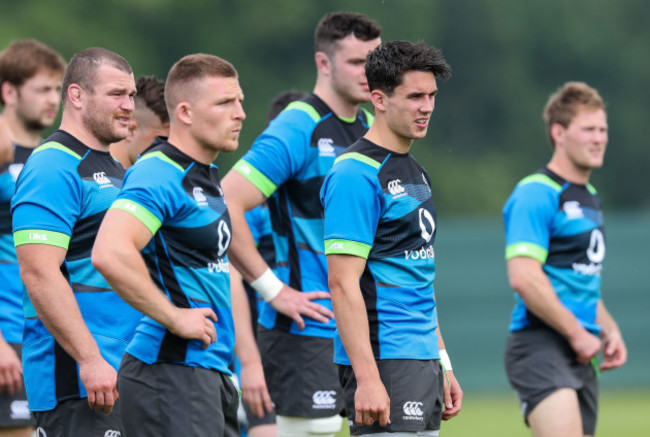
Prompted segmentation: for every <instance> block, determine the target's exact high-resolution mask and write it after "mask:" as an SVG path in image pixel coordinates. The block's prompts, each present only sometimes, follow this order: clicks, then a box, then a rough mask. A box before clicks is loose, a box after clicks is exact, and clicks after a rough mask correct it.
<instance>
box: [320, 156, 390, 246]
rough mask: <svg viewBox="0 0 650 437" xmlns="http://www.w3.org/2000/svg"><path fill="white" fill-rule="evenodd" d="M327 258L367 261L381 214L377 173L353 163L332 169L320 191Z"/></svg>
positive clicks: (349, 161) (367, 167)
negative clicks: (361, 259) (355, 257)
mask: <svg viewBox="0 0 650 437" xmlns="http://www.w3.org/2000/svg"><path fill="white" fill-rule="evenodd" d="M321 203H322V204H323V208H324V213H325V219H324V226H325V232H324V240H325V255H332V254H345V255H354V256H358V257H360V258H364V259H367V258H368V254H369V253H370V250H371V249H372V244H373V242H374V239H375V233H376V230H377V224H378V223H379V218H380V216H381V211H382V195H381V187H380V186H379V181H378V180H377V177H376V171H375V170H374V169H372V168H371V167H370V166H367V165H365V164H363V163H358V162H355V161H354V160H346V161H343V162H341V163H339V164H335V166H334V167H333V168H332V170H330V172H329V173H328V175H327V176H326V178H325V182H324V184H323V187H322V189H321Z"/></svg>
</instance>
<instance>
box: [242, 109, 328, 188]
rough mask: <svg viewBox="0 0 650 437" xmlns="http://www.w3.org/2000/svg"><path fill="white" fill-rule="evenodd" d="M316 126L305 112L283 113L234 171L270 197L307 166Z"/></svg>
mask: <svg viewBox="0 0 650 437" xmlns="http://www.w3.org/2000/svg"><path fill="white" fill-rule="evenodd" d="M315 124H316V121H315V120H314V118H313V117H312V116H311V115H310V114H309V113H308V112H306V111H303V110H302V109H286V110H284V111H282V112H281V113H280V115H278V117H277V118H275V119H274V120H273V121H272V122H271V124H270V125H269V126H268V127H267V128H266V129H265V130H264V132H262V134H261V135H260V136H259V137H258V138H257V139H256V140H255V142H254V143H253V146H252V147H251V149H250V150H249V151H248V152H246V154H245V155H244V156H243V157H242V159H240V160H239V161H238V162H237V163H236V164H235V166H234V167H233V169H234V170H236V171H237V172H238V173H240V174H241V175H242V176H244V177H245V178H246V179H248V180H249V181H250V182H251V183H252V184H253V185H255V187H257V189H258V190H260V192H261V193H262V194H264V195H265V196H266V197H270V196H271V195H272V194H273V193H274V192H275V191H276V190H277V188H278V187H279V186H280V185H282V184H283V183H284V182H286V181H287V180H289V179H291V178H292V177H293V176H294V175H296V174H297V173H298V172H299V171H300V170H301V169H302V168H303V167H304V165H305V163H306V162H307V158H308V155H309V146H310V141H311V133H312V131H313V128H314V126H315Z"/></svg>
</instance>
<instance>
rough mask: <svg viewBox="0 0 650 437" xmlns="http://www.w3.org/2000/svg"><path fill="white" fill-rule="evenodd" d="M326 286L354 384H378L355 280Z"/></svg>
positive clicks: (362, 303) (350, 279) (364, 308)
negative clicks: (372, 381) (352, 371)
mask: <svg viewBox="0 0 650 437" xmlns="http://www.w3.org/2000/svg"><path fill="white" fill-rule="evenodd" d="M330 278H331V276H330ZM329 285H330V292H331V294H332V305H333V307H334V318H335V320H336V326H337V329H338V332H339V335H340V336H341V342H342V343H343V347H344V348H345V352H346V354H347V355H348V358H349V360H350V363H351V364H352V368H353V369H354V374H355V377H356V378H357V381H358V382H359V383H360V384H362V383H364V382H365V381H366V380H373V379H374V380H378V379H379V370H378V369H377V364H376V362H375V358H374V354H373V351H372V346H371V344H370V329H369V326H368V315H367V312H366V305H365V302H364V301H363V296H362V294H361V289H360V288H359V278H358V277H357V278H354V277H338V278H336V279H334V280H330V284H329Z"/></svg>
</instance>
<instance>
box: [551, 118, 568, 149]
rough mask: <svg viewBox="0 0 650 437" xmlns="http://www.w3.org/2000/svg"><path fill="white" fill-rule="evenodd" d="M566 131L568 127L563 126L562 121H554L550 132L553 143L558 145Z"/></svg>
mask: <svg viewBox="0 0 650 437" xmlns="http://www.w3.org/2000/svg"><path fill="white" fill-rule="evenodd" d="M565 131H566V128H565V127H564V126H562V125H561V124H560V123H553V124H552V125H551V131H550V134H551V139H552V140H553V144H555V145H557V144H558V143H559V142H561V141H562V138H563V137H564V132H565Z"/></svg>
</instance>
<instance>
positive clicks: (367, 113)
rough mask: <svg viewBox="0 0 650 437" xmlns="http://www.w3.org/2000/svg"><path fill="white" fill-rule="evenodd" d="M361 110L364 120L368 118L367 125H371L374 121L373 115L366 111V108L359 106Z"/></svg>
mask: <svg viewBox="0 0 650 437" xmlns="http://www.w3.org/2000/svg"><path fill="white" fill-rule="evenodd" d="M361 110H362V111H363V112H364V113H365V114H366V120H368V126H372V122H373V121H375V115H374V114H373V113H372V112H370V111H368V110H367V109H366V108H361Z"/></svg>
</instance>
